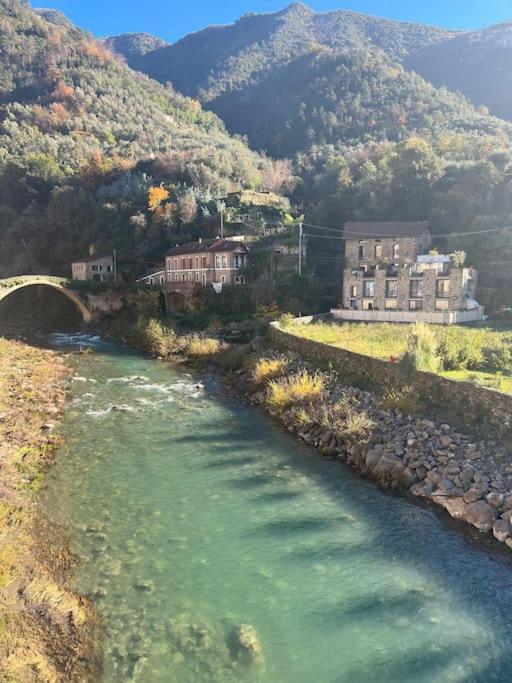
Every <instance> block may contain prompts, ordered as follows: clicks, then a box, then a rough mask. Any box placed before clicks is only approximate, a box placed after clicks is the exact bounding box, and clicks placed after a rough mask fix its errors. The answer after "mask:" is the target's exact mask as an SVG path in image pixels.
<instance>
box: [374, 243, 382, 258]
mask: <svg viewBox="0 0 512 683" xmlns="http://www.w3.org/2000/svg"><path fill="white" fill-rule="evenodd" d="M375 258H376V259H377V260H379V259H381V258H382V244H376V245H375Z"/></svg>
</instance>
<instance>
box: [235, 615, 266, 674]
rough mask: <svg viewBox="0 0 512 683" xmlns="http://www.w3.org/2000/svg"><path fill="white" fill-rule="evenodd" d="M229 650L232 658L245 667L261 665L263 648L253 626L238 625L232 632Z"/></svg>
mask: <svg viewBox="0 0 512 683" xmlns="http://www.w3.org/2000/svg"><path fill="white" fill-rule="evenodd" d="M231 650H232V653H233V656H234V658H235V659H236V660H237V661H239V662H241V663H242V664H246V665H253V664H262V663H263V648H262V646H261V642H260V639H259V637H258V634H257V632H256V629H255V628H254V626H250V625H249V624H240V626H237V627H236V628H235V630H234V631H233V634H232V637H231Z"/></svg>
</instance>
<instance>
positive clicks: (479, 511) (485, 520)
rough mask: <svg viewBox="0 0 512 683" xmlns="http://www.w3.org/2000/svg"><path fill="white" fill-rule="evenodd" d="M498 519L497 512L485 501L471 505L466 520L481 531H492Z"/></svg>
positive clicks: (478, 501)
mask: <svg viewBox="0 0 512 683" xmlns="http://www.w3.org/2000/svg"><path fill="white" fill-rule="evenodd" d="M495 518H496V511H495V510H494V509H493V508H492V507H491V506H490V505H489V503H487V502H485V501H484V500H477V501H476V503H470V505H468V507H467V511H466V514H465V517H464V519H465V520H466V522H469V524H472V525H473V526H475V527H476V528H477V529H480V531H490V530H491V529H492V525H493V522H494V520H495Z"/></svg>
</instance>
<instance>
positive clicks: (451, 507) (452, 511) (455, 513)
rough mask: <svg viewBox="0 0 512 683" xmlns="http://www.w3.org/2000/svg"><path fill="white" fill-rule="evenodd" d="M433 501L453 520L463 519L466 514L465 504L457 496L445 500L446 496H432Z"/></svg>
mask: <svg viewBox="0 0 512 683" xmlns="http://www.w3.org/2000/svg"><path fill="white" fill-rule="evenodd" d="M433 500H434V501H435V502H436V503H437V504H438V505H440V506H441V507H443V508H444V509H445V510H446V511H447V512H448V514H449V515H450V517H453V518H454V519H464V516H465V515H466V512H467V506H466V503H465V502H464V501H463V499H462V498H461V497H460V496H458V497H456V498H447V497H446V496H433Z"/></svg>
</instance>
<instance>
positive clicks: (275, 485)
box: [47, 336, 512, 683]
mask: <svg viewBox="0 0 512 683" xmlns="http://www.w3.org/2000/svg"><path fill="white" fill-rule="evenodd" d="M73 341H74V342H76V341H77V338H75V339H73V338H70V337H65V336H55V337H54V339H53V342H54V344H56V345H60V346H64V347H65V346H66V345H69V344H70V343H71V342H73ZM81 341H83V342H84V341H85V342H87V343H90V344H91V345H92V347H93V352H92V353H90V354H84V355H81V356H78V355H76V356H73V357H72V363H73V365H74V367H75V370H76V372H77V373H78V374H79V375H80V376H81V377H82V378H85V379H86V380H87V381H78V382H74V383H73V390H72V402H71V405H70V408H69V410H68V412H67V415H66V417H65V419H64V422H63V433H64V436H65V438H66V446H65V448H63V449H62V451H61V453H60V456H59V459H58V464H57V466H56V467H55V468H54V469H53V472H52V474H51V477H50V480H49V488H48V492H47V499H48V505H49V507H50V509H51V511H52V513H53V514H54V516H55V517H56V518H57V519H58V520H60V521H61V522H63V523H64V524H65V525H66V526H67V527H68V528H69V529H70V532H71V535H72V539H73V543H74V547H75V549H76V552H77V553H78V554H79V555H80V556H81V557H82V559H83V564H82V565H81V568H80V570H79V573H78V575H77V577H76V587H77V588H78V589H79V590H81V591H84V592H86V593H88V594H90V595H92V596H94V597H95V599H96V600H97V604H98V607H99V610H100V612H101V614H102V616H103V618H104V621H105V640H104V653H105V680H106V681H109V682H110V681H112V682H116V681H129V680H138V681H147V682H152V681H160V680H161V681H170V682H176V683H198V682H200V681H205V682H206V681H207V682H208V683H210V682H211V683H217V682H225V681H226V682H228V681H229V682H232V681H237V682H240V683H245V682H246V681H251V682H252V681H258V682H261V683H334V682H339V683H341V682H347V683H348V682H356V683H360V682H361V683H363V682H367V681H379V682H380V683H382V682H388V681H389V682H393V683H401V682H404V683H410V682H412V681H414V682H419V681H436V682H437V681H443V682H444V681H482V682H483V681H503V682H505V681H510V680H512V659H511V656H510V651H511V646H512V564H511V563H510V562H509V560H508V558H506V556H504V555H503V554H498V553H496V552H495V551H494V549H493V548H486V547H484V546H482V545H481V544H479V543H476V542H475V541H473V540H471V539H470V538H468V537H467V536H466V535H464V534H462V533H461V532H460V531H459V530H457V529H454V528H451V527H449V526H448V525H447V524H446V522H445V520H444V519H443V520H440V519H439V518H438V517H436V516H435V515H434V514H433V513H432V512H431V511H430V510H428V509H425V508H422V507H419V506H417V505H415V504H413V503H411V502H409V501H407V500H404V499H401V498H398V497H394V496H391V495H386V494H384V493H382V492H381V491H380V490H379V489H377V488H376V486H374V485H373V484H372V483H369V482H365V481H363V480H362V479H360V478H359V477H357V476H355V475H354V474H352V473H351V471H350V470H349V469H347V468H345V467H343V466H340V464H338V463H334V462H332V461H329V460H325V459H322V458H321V457H319V456H318V455H317V454H315V453H314V452H313V451H311V450H309V449H307V448H303V447H301V446H300V445H298V444H297V443H296V441H295V440H294V439H293V438H291V437H290V436H288V435H287V434H286V433H283V432H282V431H281V430H280V429H279V428H278V427H277V426H276V425H274V424H273V423H272V422H271V421H270V420H268V419H267V418H266V417H264V416H262V415H261V414H260V413H258V412H257V411H256V410H254V409H252V408H250V407H245V406H244V405H243V404H242V403H241V402H240V401H239V400H237V399H235V398H229V397H228V398H223V397H222V396H223V394H222V387H221V386H220V385H219V384H218V383H217V382H216V381H215V380H205V379H204V378H203V380H202V381H201V382H200V381H198V378H197V377H193V376H191V375H189V374H187V373H186V372H184V371H181V370H180V369H177V368H173V367H171V366H168V365H165V364H162V363H158V362H156V361H153V360H149V359H147V358H145V357H143V356H140V355H137V354H134V353H130V352H127V351H126V350H123V349H121V348H120V347H116V346H114V345H111V344H107V343H104V342H101V341H99V340H95V339H92V338H83V339H81ZM239 624H250V625H251V626H253V627H254V628H255V629H256V632H257V633H258V635H259V638H260V640H261V644H262V647H263V652H264V662H263V663H262V664H261V663H260V664H259V665H257V666H254V667H249V668H247V667H246V666H245V665H243V664H240V663H239V664H237V665H236V666H235V667H234V665H233V663H232V658H233V657H234V650H233V649H232V650H231V651H230V649H229V647H230V646H232V641H231V634H232V631H233V628H234V627H236V626H237V625H239Z"/></svg>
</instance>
